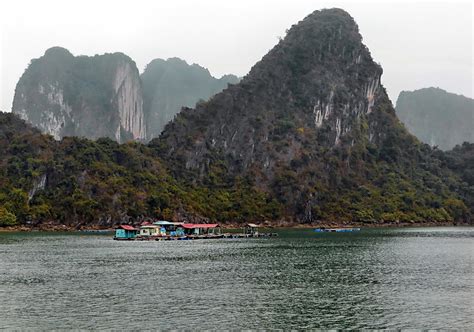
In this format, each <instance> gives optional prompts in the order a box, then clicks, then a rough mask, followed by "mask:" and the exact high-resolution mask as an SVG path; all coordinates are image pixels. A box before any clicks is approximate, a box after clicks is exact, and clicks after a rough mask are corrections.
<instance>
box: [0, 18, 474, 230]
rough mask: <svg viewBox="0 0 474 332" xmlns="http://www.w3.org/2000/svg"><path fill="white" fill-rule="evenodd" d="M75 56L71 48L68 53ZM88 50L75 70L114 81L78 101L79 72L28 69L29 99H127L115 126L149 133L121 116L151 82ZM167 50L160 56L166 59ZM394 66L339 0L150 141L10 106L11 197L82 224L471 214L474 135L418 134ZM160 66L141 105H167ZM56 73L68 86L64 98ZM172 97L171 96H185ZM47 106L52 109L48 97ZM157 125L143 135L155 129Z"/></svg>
mask: <svg viewBox="0 0 474 332" xmlns="http://www.w3.org/2000/svg"><path fill="white" fill-rule="evenodd" d="M62 52H63V53H64V51H62ZM113 56H114V57H118V58H120V61H122V59H123V55H120V56H117V55H113ZM102 57H105V55H104V56H98V57H94V58H92V59H90V58H87V60H86V59H85V60H84V61H86V62H90V61H92V60H93V61H94V62H95V61H100V60H101V59H102ZM64 58H66V59H70V57H69V56H67V55H66V54H64ZM78 58H80V57H78ZM75 61H77V60H74V61H73V65H72V68H73V69H72V70H71V73H69V72H68V75H70V76H71V77H74V79H73V82H75V81H76V80H77V81H78V82H84V81H86V82H87V83H90V84H92V83H93V86H98V83H97V85H96V82H103V85H102V86H103V87H105V88H104V89H103V90H102V89H95V90H94V89H87V90H84V91H87V92H88V93H84V92H82V91H83V90H82V89H80V90H78V91H79V93H77V95H76V96H75V98H76V99H72V100H75V101H76V103H72V104H67V105H69V106H70V107H71V110H70V111H68V108H67V107H66V106H64V105H65V103H64V101H65V100H68V101H69V100H70V98H72V97H67V96H68V94H67V93H66V91H68V90H67V89H66V87H67V86H68V84H69V83H68V82H69V80H67V81H59V79H60V78H61V76H60V74H56V76H54V75H52V76H51V77H52V78H49V77H50V74H48V75H46V77H47V78H48V81H47V82H50V84H51V86H52V87H50V88H48V90H46V87H45V86H44V85H43V84H42V85H41V86H43V89H41V88H40V87H39V85H38V82H39V81H37V80H34V79H32V80H30V79H29V75H30V74H29V72H30V71H29V70H27V72H25V75H24V78H22V80H21V81H22V84H20V83H19V88H18V92H17V93H18V94H19V97H18V98H19V101H18V105H26V106H28V105H30V104H31V105H33V106H35V105H36V104H35V103H36V99H29V98H27V97H25V96H24V95H23V96H22V95H21V94H22V93H23V94H24V92H23V91H25V92H26V91H28V89H31V91H37V92H34V94H33V96H37V99H38V100H39V101H45V102H51V103H53V104H54V105H56V106H59V110H60V111H61V112H62V113H60V114H63V115H68V114H72V115H75V107H76V105H79V106H81V107H82V109H87V108H88V107H90V108H93V107H95V105H99V103H100V102H103V103H105V104H107V105H113V104H114V101H116V100H117V103H120V102H122V104H123V105H125V106H124V108H118V110H119V111H117V110H116V109H114V110H112V111H111V113H110V114H113V116H111V119H115V122H113V126H112V129H113V130H112V131H111V134H110V135H111V136H108V137H110V138H112V139H117V136H114V135H113V134H114V133H116V132H117V128H120V140H119V139H117V140H119V141H121V140H122V137H124V136H125V135H132V136H133V138H136V136H134V135H135V134H134V132H133V130H129V129H128V128H130V127H127V122H123V121H122V120H123V119H125V120H126V121H128V120H127V119H130V117H129V115H130V114H134V113H133V112H132V113H129V112H126V116H125V117H124V118H122V117H121V112H120V110H122V109H127V110H129V109H132V111H136V110H139V107H138V106H137V105H139V103H137V102H134V103H133V104H130V99H129V97H127V96H131V95H132V96H137V95H138V94H129V93H125V92H124V93H122V92H121V91H123V90H122V86H123V85H122V84H110V82H119V83H120V82H123V81H122V80H117V79H116V77H117V70H116V67H113V66H112V67H107V68H112V69H111V70H110V71H107V72H106V73H108V75H101V76H100V79H89V78H90V77H92V78H94V75H93V73H90V74H88V75H91V76H87V75H86V76H85V78H83V77H84V76H79V77H78V78H77V77H76V76H74V72H75V71H74V68H75V66H74V62H75ZM120 61H119V60H117V62H112V64H114V63H122V62H120ZM168 61H169V62H171V63H170V64H173V63H174V62H175V61H176V60H168ZM168 61H166V62H164V61H157V62H156V63H157V64H158V66H157V68H158V69H157V72H160V71H161V69H160V66H162V65H163V66H164V65H165V63H167V62H168ZM65 62H66V63H67V64H68V66H71V65H70V64H69V60H67V61H65ZM126 63H128V64H130V62H126ZM33 64H34V63H33ZM33 64H32V66H33ZM179 65H180V66H181V65H183V64H182V63H180V64H179ZM122 66H123V64H122ZM130 66H131V65H130ZM185 67H186V66H184V68H185ZM151 68H152V67H150V72H149V73H150V75H151V73H152V71H151ZM173 70H174V69H173ZM122 71H123V70H122ZM147 71H148V70H147ZM52 72H53V73H56V72H55V71H54V70H53V71H52ZM198 72H200V73H202V71H201V70H198ZM27 73H28V74H27ZM33 73H34V72H33ZM59 73H62V71H59ZM382 73H383V70H382V68H381V66H380V65H378V64H376V63H375V62H374V61H373V59H372V56H371V54H370V51H369V50H368V49H367V47H366V46H365V45H364V44H363V43H362V36H361V35H360V33H359V31H358V27H357V24H356V23H355V22H354V20H353V19H352V17H351V16H350V15H349V14H348V13H346V12H345V11H343V10H341V9H328V10H320V11H315V12H313V13H312V14H310V15H309V16H307V17H306V18H305V19H303V20H302V21H300V22H299V23H298V24H296V25H294V26H292V27H291V28H290V29H289V30H288V33H287V35H286V37H285V38H284V39H282V40H281V41H280V42H279V43H278V44H277V45H276V46H275V47H274V48H273V49H272V50H271V51H270V52H269V53H268V54H267V55H265V56H264V57H263V58H262V60H261V61H259V62H258V63H257V64H255V66H254V67H253V68H252V69H251V71H250V73H249V74H248V75H247V76H246V77H244V78H243V79H242V80H241V81H240V82H239V83H237V84H232V85H229V86H228V87H227V88H225V89H224V90H223V91H222V92H220V93H217V94H216V95H214V96H213V97H212V98H210V99H209V100H208V101H206V102H199V103H198V104H197V105H196V107H195V108H194V109H191V108H186V109H184V110H183V111H182V112H180V113H179V114H178V115H177V116H176V117H175V118H174V119H173V120H172V121H171V122H170V123H168V124H167V125H166V126H165V129H164V131H163V133H162V135H161V136H160V137H159V138H155V139H153V140H152V141H151V142H150V143H149V144H146V145H145V144H141V143H136V142H135V143H128V144H122V145H119V144H117V143H116V142H113V141H111V140H108V139H98V140H97V141H91V140H87V139H80V138H68V139H64V140H62V141H59V142H57V141H54V140H53V139H51V138H49V137H47V136H44V135H41V134H40V133H39V132H38V131H37V130H34V129H32V128H31V127H30V126H28V125H26V124H25V123H24V122H22V121H20V120H19V119H17V118H16V117H14V116H13V115H6V114H3V115H2V117H1V118H0V139H1V140H2V145H1V146H0V148H1V149H2V150H1V151H0V152H1V153H2V154H3V155H5V156H7V157H6V158H5V160H3V161H2V163H1V165H0V166H1V168H0V169H1V170H2V171H1V172H0V176H1V178H0V182H1V183H2V184H3V185H2V189H1V190H2V191H1V192H0V194H2V195H0V202H2V203H3V204H4V205H5V206H7V207H8V211H9V213H11V214H14V215H15V216H16V218H17V219H18V220H20V221H21V222H26V221H27V220H35V222H37V223H41V222H49V221H51V222H53V223H54V222H62V223H68V224H70V225H72V226H74V227H81V226H83V225H92V224H95V225H96V224H100V225H102V226H110V225H113V224H115V223H118V222H121V221H123V220H126V221H129V222H136V221H139V220H143V218H160V219H173V220H205V221H208V220H216V221H219V222H246V221H247V222H248V221H265V220H266V221H268V222H270V223H278V222H281V221H291V222H296V223H309V222H339V223H341V222H348V223H349V222H357V223H399V222H406V223H415V222H426V221H429V222H446V221H454V220H455V221H468V220H471V218H472V214H473V212H474V211H473V208H474V205H473V204H472V202H474V200H473V197H474V183H472V182H471V181H472V177H471V173H472V167H473V165H472V164H470V162H471V160H472V147H471V145H469V144H466V145H464V146H463V148H462V149H461V148H459V149H457V150H456V151H455V152H453V153H452V154H445V153H443V152H442V151H436V150H432V149H431V148H430V147H429V146H428V145H426V144H423V143H421V142H420V141H419V140H418V139H417V138H416V137H415V136H413V135H411V134H410V133H409V132H408V131H407V130H406V129H405V127H404V126H403V125H402V123H401V122H400V121H399V119H398V118H397V116H396V114H395V110H394V108H393V106H392V103H391V102H390V100H389V98H388V96H387V93H386V91H385V88H384V87H383V85H382V84H381V75H382ZM173 75H174V74H173ZM151 76H152V78H153V77H154V78H157V79H156V80H154V79H152V78H151V79H150V80H149V81H148V78H146V77H145V73H144V75H143V77H142V78H143V83H142V84H145V82H154V83H153V84H150V85H149V87H150V90H149V92H150V94H148V92H145V93H144V94H143V96H145V97H144V102H143V105H148V106H143V107H142V111H141V113H140V114H145V117H146V114H147V111H144V109H149V110H152V109H155V108H154V107H155V106H153V105H157V106H156V109H160V110H162V109H163V108H162V107H163V106H162V105H160V104H159V102H160V100H158V99H157V100H156V102H155V101H154V100H153V97H151V96H153V95H154V92H153V91H154V90H155V91H156V89H157V86H160V81H161V80H162V79H163V78H162V77H163V76H160V75H158V74H157V75H156V76H154V75H151ZM120 77H121V76H120ZM134 77H136V76H134ZM160 77H161V79H160ZM111 78H115V79H111ZM56 81H58V82H61V84H59V86H60V87H61V89H64V92H62V93H61V96H62V99H61V98H60V97H57V95H58V94H57V91H58V88H57V87H58V85H55V82H56ZM131 81H133V80H131ZM177 81H179V80H177ZM208 81H209V82H210V85H213V84H215V83H216V81H215V80H208ZM29 82H32V83H31V84H29ZM211 83H212V84H211ZM146 84H147V85H148V83H146ZM180 85H181V84H180ZM23 86H24V87H23ZM171 86H173V85H171ZM184 86H185V85H184ZM117 87H118V88H117ZM134 87H135V88H136V89H124V91H139V90H140V89H139V84H137V85H134ZM23 89H24V90H23ZM142 89H144V88H143V87H142ZM161 89H162V88H160V90H161ZM216 89H217V88H216ZM40 90H44V92H41V91H40ZM144 90H145V89H144ZM93 91H95V92H97V93H99V96H95V95H94V94H93ZM184 91H185V92H184V93H186V94H187V93H188V91H187V90H184ZM199 91H201V90H199ZM209 91H211V90H205V91H204V90H202V92H203V93H204V92H209ZM209 93H211V92H209ZM50 95H51V97H50ZM123 96H124V97H123ZM122 97H123V98H122ZM35 98H36V97H35ZM134 100H135V101H136V100H138V98H135V99H134ZM169 100H170V101H169V104H172V101H173V100H174V98H170V99H169ZM61 105H63V106H62V108H61ZM84 105H86V106H84ZM26 106H25V107H23V106H20V107H18V108H16V113H19V114H20V115H21V116H23V117H25V115H26V117H27V118H28V119H32V115H31V114H29V113H25V112H23V113H22V110H23V109H26ZM133 106H136V107H133ZM147 107H149V108H147ZM37 109H39V110H40V111H41V112H40V114H43V113H42V110H43V109H44V107H43V108H37ZM109 109H112V108H109ZM165 109H166V108H165ZM170 109H171V108H170ZM107 114H109V113H107ZM43 118H45V119H46V121H48V118H47V117H43ZM71 118H72V116H71ZM61 119H62V118H61ZM74 119H75V118H74ZM134 119H137V118H134ZM71 123H76V120H74V121H71ZM124 123H125V124H124ZM129 123H136V121H135V120H134V121H131V122H129ZM156 123H159V122H158V121H157V122H156ZM119 125H120V127H118V126H119ZM54 128H57V127H54ZM60 128H67V126H66V125H64V126H63V127H60ZM75 128H76V129H75V130H77V127H75ZM79 128H81V127H80V126H79ZM148 131H149V129H148V128H146V129H145V134H144V135H143V133H142V132H140V134H139V135H140V136H145V137H146V132H148ZM60 134H61V132H60ZM8 193H16V196H15V197H18V199H15V200H14V201H12V198H11V197H13V196H14V195H11V194H10V195H8ZM18 202H20V203H18Z"/></svg>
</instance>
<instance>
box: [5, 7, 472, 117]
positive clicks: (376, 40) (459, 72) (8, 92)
mask: <svg viewBox="0 0 474 332" xmlns="http://www.w3.org/2000/svg"><path fill="white" fill-rule="evenodd" d="M332 7H338V8H342V9H345V10H346V11H348V12H349V13H350V14H351V15H352V16H353V17H354V19H355V20H356V22H357V24H358V25H359V29H360V32H361V34H362V36H363V40H364V43H365V44H366V45H367V46H368V47H369V49H370V51H371V53H372V56H373V58H374V60H375V61H376V62H378V63H380V64H381V65H382V67H383V69H384V74H383V76H382V83H383V84H384V85H385V87H386V88H387V91H388V93H389V96H390V98H391V99H392V101H393V103H395V101H396V98H397V96H398V94H399V92H400V91H402V90H414V89H419V88H424V87H430V86H434V87H440V88H442V89H445V90H447V91H449V92H453V93H457V94H462V95H465V96H468V97H471V98H472V97H473V5H472V4H471V2H470V1H456V0H452V1H449V0H445V1H436V2H433V1H428V0H411V1H410V0H398V1H390V0H389V1H381V0H379V1H355V0H352V1H347V0H346V1H329V0H326V1H317V0H289V1H279V0H234V1H223V0H199V1H192V0H156V1H150V0H133V1H130V0H128V1H123V0H114V1H106V0H104V1H98V0H81V1H64V0H42V1H34V0H2V1H0V78H1V80H0V110H3V111H10V110H11V105H12V101H13V95H14V90H15V86H16V83H17V82H18V79H19V78H20V76H21V75H22V74H23V72H24V70H25V69H26V67H27V66H28V63H29V62H30V60H31V59H33V58H38V57H40V56H41V55H43V54H44V52H45V51H46V50H47V49H48V48H50V47H52V46H62V47H65V48H67V49H68V50H69V51H71V52H72V53H73V54H74V55H95V54H103V53H106V52H107V53H111V52H123V53H125V54H127V55H128V56H130V57H131V58H132V59H133V60H135V62H136V63H137V66H138V68H139V70H140V72H142V71H143V69H144V68H145V66H146V64H147V63H149V62H150V61H151V60H153V59H155V58H164V59H166V58H169V57H180V58H182V59H184V60H186V61H187V62H188V63H198V64H200V65H201V66H203V67H206V68H208V69H209V71H210V72H211V74H212V75H214V76H216V77H220V76H222V75H223V74H226V73H232V74H236V75H238V76H244V75H245V74H246V73H247V72H248V71H249V70H250V68H251V67H252V65H253V64H255V63H256V62H257V61H258V60H260V59H261V58H262V56H264V55H265V54H266V53H267V52H268V51H269V50H270V49H271V48H272V47H273V46H274V45H275V44H276V43H277V42H278V38H279V37H281V36H284V35H285V30H286V29H287V28H289V27H290V26H291V25H293V24H295V23H297V22H298V21H300V20H302V19H303V18H304V17H305V16H307V15H309V14H310V13H311V12H313V11H314V10H318V9H322V8H332Z"/></svg>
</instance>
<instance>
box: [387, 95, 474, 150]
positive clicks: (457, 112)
mask: <svg viewBox="0 0 474 332" xmlns="http://www.w3.org/2000/svg"><path fill="white" fill-rule="evenodd" d="M396 112H397V115H398V117H399V118H400V120H401V121H402V122H403V123H404V124H405V126H406V127H407V129H408V130H409V131H410V132H411V133H412V134H414V135H415V136H416V137H418V138H419V139H420V140H421V141H423V142H424V143H426V144H429V145H431V146H438V147H439V148H440V149H442V150H449V149H452V148H453V147H454V146H455V145H458V144H462V143H463V142H470V143H474V100H473V99H471V98H467V97H465V96H462V95H456V94H454V93H449V92H447V91H445V90H443V89H440V88H425V89H419V90H415V91H402V92H400V95H399V96H398V99H397V106H396Z"/></svg>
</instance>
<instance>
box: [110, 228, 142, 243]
mask: <svg viewBox="0 0 474 332" xmlns="http://www.w3.org/2000/svg"><path fill="white" fill-rule="evenodd" d="M137 234H138V229H136V228H135V227H133V226H130V225H120V226H119V227H117V228H116V229H115V239H117V240H128V239H133V238H135V237H136V236H137Z"/></svg>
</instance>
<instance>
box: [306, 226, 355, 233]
mask: <svg viewBox="0 0 474 332" xmlns="http://www.w3.org/2000/svg"><path fill="white" fill-rule="evenodd" d="M314 231H315V232H317V233H348V232H358V231H360V228H359V227H344V228H325V227H321V228H316V229H315V230H314Z"/></svg>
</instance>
